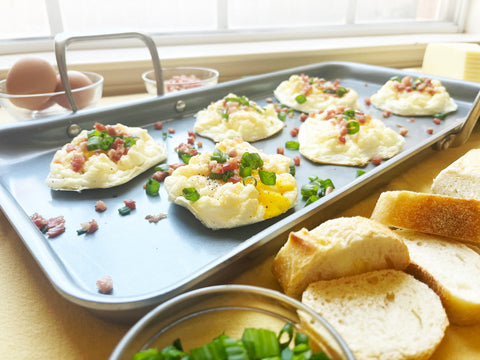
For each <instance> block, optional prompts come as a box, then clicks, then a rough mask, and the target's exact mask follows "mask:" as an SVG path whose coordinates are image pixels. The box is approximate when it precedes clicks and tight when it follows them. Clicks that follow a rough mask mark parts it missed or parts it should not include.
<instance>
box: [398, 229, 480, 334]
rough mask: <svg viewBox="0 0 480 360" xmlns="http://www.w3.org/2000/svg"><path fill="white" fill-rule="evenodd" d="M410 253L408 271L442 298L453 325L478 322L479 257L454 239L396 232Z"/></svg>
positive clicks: (479, 307) (410, 232)
mask: <svg viewBox="0 0 480 360" xmlns="http://www.w3.org/2000/svg"><path fill="white" fill-rule="evenodd" d="M398 233H399V235H401V236H402V237H403V238H404V241H405V243H406V245H407V246H408V249H409V251H410V259H411V260H410V261H411V262H410V265H409V266H408V267H407V270H406V271H407V272H408V273H410V274H412V275H413V276H415V277H416V278H417V279H419V280H421V281H423V282H425V283H426V284H427V285H429V286H430V287H431V288H432V289H433V290H434V291H435V292H436V293H437V294H438V295H439V296H440V298H441V299H442V303H443V306H444V307H445V310H446V311H447V315H448V319H449V320H450V322H451V323H452V324H457V325H472V324H476V323H479V322H480V282H479V279H480V254H478V253H477V252H476V251H474V250H472V249H471V248H470V247H469V246H467V245H465V244H462V243H460V242H458V241H455V240H453V239H448V238H443V237H440V236H436V235H428V234H424V233H420V232H416V231H412V230H398Z"/></svg>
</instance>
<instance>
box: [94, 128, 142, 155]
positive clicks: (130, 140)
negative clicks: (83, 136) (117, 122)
mask: <svg viewBox="0 0 480 360" xmlns="http://www.w3.org/2000/svg"><path fill="white" fill-rule="evenodd" d="M116 138H120V139H122V140H123V141H124V143H123V146H124V147H126V148H128V147H131V146H133V145H135V144H136V142H137V140H136V137H135V136H132V137H128V136H123V135H110V134H109V133H108V131H107V130H102V131H98V130H96V129H95V130H91V131H89V132H88V134H87V150H88V151H94V150H104V151H107V150H109V149H110V148H111V147H112V145H113V143H114V142H115V139H116Z"/></svg>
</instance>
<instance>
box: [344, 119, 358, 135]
mask: <svg viewBox="0 0 480 360" xmlns="http://www.w3.org/2000/svg"><path fill="white" fill-rule="evenodd" d="M359 131H360V124H359V123H358V121H355V120H351V121H349V122H348V123H347V134H349V135H353V134H356V133H357V132H359Z"/></svg>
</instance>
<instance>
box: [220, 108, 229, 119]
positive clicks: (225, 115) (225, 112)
mask: <svg viewBox="0 0 480 360" xmlns="http://www.w3.org/2000/svg"><path fill="white" fill-rule="evenodd" d="M218 112H219V113H220V115H221V116H222V119H223V120H225V121H228V108H224V109H218Z"/></svg>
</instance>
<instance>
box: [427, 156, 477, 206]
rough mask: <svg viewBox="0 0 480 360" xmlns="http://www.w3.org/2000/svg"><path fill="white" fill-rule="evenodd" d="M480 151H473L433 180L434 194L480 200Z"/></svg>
mask: <svg viewBox="0 0 480 360" xmlns="http://www.w3.org/2000/svg"><path fill="white" fill-rule="evenodd" d="M478 184H480V149H472V150H470V151H469V152H467V153H466V154H465V155H463V156H462V157H460V158H459V159H457V160H456V161H454V162H453V163H451V164H450V165H449V166H447V167H446V168H445V169H443V170H442V171H440V173H439V174H438V175H437V176H436V177H435V179H433V184H432V188H431V190H432V193H434V194H441V195H448V196H453V197H459V198H467V199H476V200H480V187H479V186H478Z"/></svg>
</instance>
